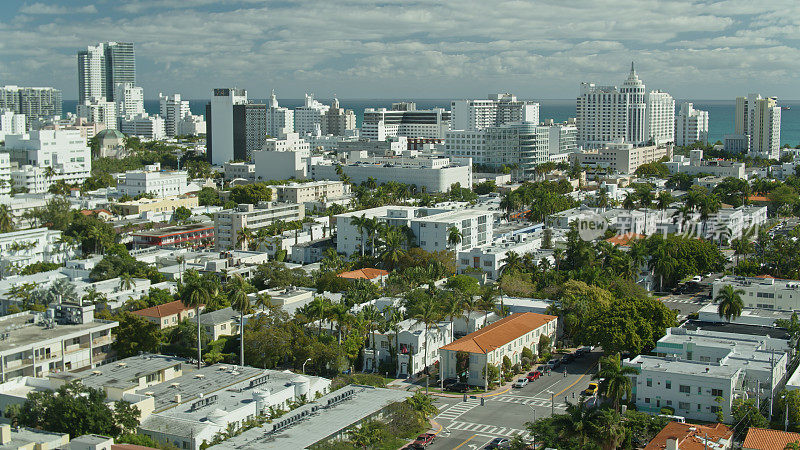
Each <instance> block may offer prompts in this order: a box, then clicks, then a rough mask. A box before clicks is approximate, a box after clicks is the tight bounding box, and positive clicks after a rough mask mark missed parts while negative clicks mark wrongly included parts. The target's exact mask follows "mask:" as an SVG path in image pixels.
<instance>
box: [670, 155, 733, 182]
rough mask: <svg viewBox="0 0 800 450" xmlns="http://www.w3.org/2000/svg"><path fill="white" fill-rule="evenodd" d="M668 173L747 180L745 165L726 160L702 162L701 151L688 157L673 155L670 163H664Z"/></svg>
mask: <svg viewBox="0 0 800 450" xmlns="http://www.w3.org/2000/svg"><path fill="white" fill-rule="evenodd" d="M665 164H666V166H667V168H668V169H669V171H670V173H686V174H689V175H699V174H701V173H703V174H708V175H713V176H716V177H720V178H728V177H733V178H739V179H740V180H745V179H747V173H746V172H745V164H744V163H740V162H735V161H726V160H718V159H714V160H704V159H703V150H701V149H694V150H692V151H691V152H690V153H689V157H688V158H687V157H686V156H683V155H675V156H673V157H672V161H668V162H666V163H665Z"/></svg>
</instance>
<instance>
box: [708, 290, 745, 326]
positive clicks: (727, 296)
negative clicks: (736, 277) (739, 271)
mask: <svg viewBox="0 0 800 450" xmlns="http://www.w3.org/2000/svg"><path fill="white" fill-rule="evenodd" d="M742 294H744V291H743V290H741V289H735V288H734V287H733V286H731V285H726V286H724V287H723V288H722V289H721V290H720V291H719V293H718V294H717V296H716V297H714V301H715V302H719V305H718V306H717V312H718V313H719V316H720V317H725V320H727V321H728V322H730V321H731V320H736V318H737V317H739V316H741V315H742V309H744V301H742Z"/></svg>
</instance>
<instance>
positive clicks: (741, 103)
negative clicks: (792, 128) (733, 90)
mask: <svg viewBox="0 0 800 450" xmlns="http://www.w3.org/2000/svg"><path fill="white" fill-rule="evenodd" d="M734 130H735V131H734V132H735V133H736V134H737V135H741V136H746V137H748V138H747V139H745V142H749V143H748V150H747V151H748V153H749V154H750V156H760V157H762V158H771V159H778V157H779V156H780V146H781V108H780V106H778V99H777V98H775V97H769V98H762V97H761V95H759V94H748V95H747V97H737V98H736V118H735V123H734Z"/></svg>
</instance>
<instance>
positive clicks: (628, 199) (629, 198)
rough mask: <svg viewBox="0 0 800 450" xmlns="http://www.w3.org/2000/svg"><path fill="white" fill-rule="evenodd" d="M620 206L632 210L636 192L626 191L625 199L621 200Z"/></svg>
mask: <svg viewBox="0 0 800 450" xmlns="http://www.w3.org/2000/svg"><path fill="white" fill-rule="evenodd" d="M622 207H623V208H625V209H627V210H629V211H630V210H632V209H633V208H635V207H636V194H633V193H630V192H629V193H627V194H625V199H624V200H622Z"/></svg>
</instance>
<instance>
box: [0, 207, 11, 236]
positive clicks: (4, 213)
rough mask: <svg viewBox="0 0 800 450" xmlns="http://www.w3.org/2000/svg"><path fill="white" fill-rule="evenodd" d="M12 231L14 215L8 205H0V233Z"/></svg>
mask: <svg viewBox="0 0 800 450" xmlns="http://www.w3.org/2000/svg"><path fill="white" fill-rule="evenodd" d="M10 231H14V216H13V215H12V213H11V208H9V207H8V205H0V233H8V232H10Z"/></svg>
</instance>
